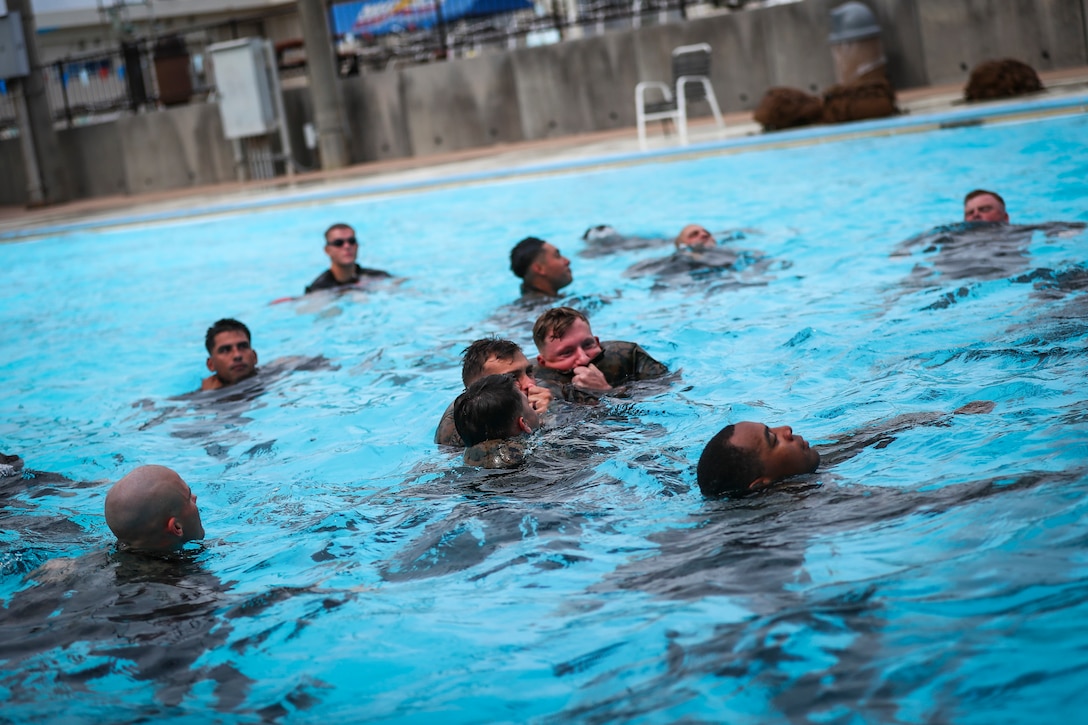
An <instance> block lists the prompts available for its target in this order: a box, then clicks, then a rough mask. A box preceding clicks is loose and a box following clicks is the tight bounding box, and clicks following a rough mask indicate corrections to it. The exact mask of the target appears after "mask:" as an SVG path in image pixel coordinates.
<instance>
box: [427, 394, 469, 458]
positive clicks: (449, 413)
mask: <svg viewBox="0 0 1088 725" xmlns="http://www.w3.org/2000/svg"><path fill="white" fill-rule="evenodd" d="M434 442H435V443H437V444H438V445H440V446H455V447H457V448H464V447H465V442H464V441H463V440H461V435H460V434H459V433H458V432H457V426H456V425H454V424H453V403H450V405H449V407H448V408H446V412H445V413H443V414H442V420H440V421H439V422H438V429H437V430H436V431H435V432H434Z"/></svg>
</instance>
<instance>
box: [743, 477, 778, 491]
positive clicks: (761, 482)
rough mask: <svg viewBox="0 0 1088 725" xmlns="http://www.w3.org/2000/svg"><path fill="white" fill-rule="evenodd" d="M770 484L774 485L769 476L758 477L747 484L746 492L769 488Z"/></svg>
mask: <svg viewBox="0 0 1088 725" xmlns="http://www.w3.org/2000/svg"><path fill="white" fill-rule="evenodd" d="M772 483H774V481H773V480H772V479H771V478H770V477H769V476H760V477H759V478H757V479H756V480H754V481H752V482H751V483H749V484H748V490H749V491H758V490H760V489H762V488H767V486H770V485H771V484H772Z"/></svg>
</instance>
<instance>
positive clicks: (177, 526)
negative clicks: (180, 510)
mask: <svg viewBox="0 0 1088 725" xmlns="http://www.w3.org/2000/svg"><path fill="white" fill-rule="evenodd" d="M166 530H167V531H168V532H169V533H170V535H171V536H177V537H178V538H181V537H182V535H184V534H185V529H184V527H182V525H181V522H180V521H178V519H177V517H176V516H171V517H170V518H169V519H168V520H167V522H166Z"/></svg>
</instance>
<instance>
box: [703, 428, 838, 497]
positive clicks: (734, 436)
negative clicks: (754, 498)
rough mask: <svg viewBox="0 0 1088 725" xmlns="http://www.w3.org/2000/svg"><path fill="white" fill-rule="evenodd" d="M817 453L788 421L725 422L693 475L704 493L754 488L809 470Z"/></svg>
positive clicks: (711, 493)
mask: <svg viewBox="0 0 1088 725" xmlns="http://www.w3.org/2000/svg"><path fill="white" fill-rule="evenodd" d="M819 465H820V454H819V453H818V452H817V451H816V450H815V449H814V448H812V447H810V446H809V444H808V442H807V441H806V440H805V439H804V438H802V437H801V436H799V435H794V434H793V428H790V427H789V426H788V425H784V426H780V427H778V428H770V427H768V426H766V425H764V424H762V423H751V422H747V421H746V422H743V423H737V424H735V425H727V426H726V427H724V428H722V429H721V430H720V431H718V433H717V435H715V436H714V437H713V438H711V439H710V442H709V443H707V444H706V447H705V448H704V449H703V453H702V455H701V456H699V465H698V467H697V473H696V477H697V479H698V482H699V490H701V491H702V492H703V495H704V496H721V495H724V494H738V493H744V492H748V491H758V490H759V489H762V488H766V487H768V486H770V485H772V484H774V483H777V482H778V481H782V480H784V479H786V478H789V477H790V476H797V475H800V474H802V473H812V472H813V471H815V470H816V468H817V467H818V466H819Z"/></svg>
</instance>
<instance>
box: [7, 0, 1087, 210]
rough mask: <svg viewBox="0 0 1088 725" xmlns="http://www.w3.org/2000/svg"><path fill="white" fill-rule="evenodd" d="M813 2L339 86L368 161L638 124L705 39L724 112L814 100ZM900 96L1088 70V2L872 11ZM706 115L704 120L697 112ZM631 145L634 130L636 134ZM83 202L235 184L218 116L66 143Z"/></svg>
mask: <svg viewBox="0 0 1088 725" xmlns="http://www.w3.org/2000/svg"><path fill="white" fill-rule="evenodd" d="M842 1H843V0H804V2H798V3H793V4H788V5H778V6H774V7H769V8H763V9H758V10H749V11H743V12H738V13H729V14H722V15H716V16H710V17H705V18H699V19H694V20H690V21H688V22H681V23H672V24H666V25H655V26H651V27H645V28H642V29H639V30H627V31H619V32H611V33H608V34H605V35H601V36H595V37H589V38H582V39H579V40H572V41H568V42H565V43H562V44H559V45H552V46H545V47H539V48H523V49H518V50H513V51H509V52H503V53H495V54H493V55H486V56H483V57H479V58H473V59H469V60H458V61H454V62H450V63H433V64H429V65H420V66H414V67H408V68H399V69H389V70H386V71H383V72H380V73H368V74H364V75H361V76H358V77H353V78H348V79H344V80H342V81H340V88H341V97H342V99H343V105H344V115H345V118H346V121H347V125H348V128H349V132H350V140H349V148H350V154H351V159H352V161H353V162H354V163H361V162H364V161H371V160H380V159H392V158H403V157H413V156H416V157H426V156H428V155H433V154H436V153H441V152H446V151H454V150H458V149H465V148H473V147H480V146H488V145H491V144H496V143H504V142H516V141H523V140H533V139H543V138H549V137H554V136H563V135H568V134H576V133H586V132H593V131H601V130H607V129H613V128H625V127H631V126H633V125H634V123H635V110H634V88H635V84H636V83H638V82H639V81H640V80H651V79H658V80H666V79H668V78H669V75H670V69H669V61H670V52H671V50H672V49H673V48H675V47H676V46H679V45H686V44H690V43H701V42H706V43H709V44H710V45H711V47H712V48H713V62H712V68H711V79H712V83H713V85H714V90H715V93H716V94H717V96H718V100H719V102H720V103H721V105H722V107H723V110H725V111H740V110H750V109H752V108H754V107H755V106H756V105H757V104H758V103H759V100H760V98H762V96H763V94H764V93H765V92H766V90H767V89H768V88H770V87H772V86H791V87H794V88H802V89H805V90H807V91H810V92H817V91H820V90H823V89H825V88H827V87H828V86H830V85H831V84H832V83H834V80H835V78H834V66H833V63H832V58H831V50H830V46H829V43H828V40H827V36H828V34H829V32H830V11H831V9H832V8H834V7H836V6H837V5H839V4H840V3H841V2H842ZM867 2H868V4H869V6H870V7H871V8H872V10H873V12H874V13H875V14H876V16H877V19H878V21H879V23H880V25H881V27H882V29H883V32H882V35H881V39H882V42H883V45H884V50H885V53H886V55H887V57H888V63H889V65H888V71H889V76H890V78H891V80H892V83H893V84H894V85H896V86H897V87H899V88H910V87H917V86H922V85H928V84H942V83H965V82H966V80H967V76H968V74H969V72H970V69H971V68H973V67H974V66H975V65H977V64H978V63H980V62H981V61H983V60H988V59H991V58H999V57H1014V58H1018V59H1019V60H1022V61H1024V62H1026V63H1028V64H1029V65H1031V66H1033V67H1034V68H1036V69H1038V70H1049V69H1054V68H1063V67H1072V66H1082V65H1088V41H1086V35H1088V0H867ZM285 105H286V107H287V114H288V121H289V127H290V132H291V136H292V144H293V146H294V149H295V156H296V158H297V159H298V160H299V161H300V162H301V163H302V164H303V165H305V166H314V165H316V159H314V158H313V156H312V154H311V153H310V152H309V151H307V150H306V149H305V146H304V143H303V136H302V130H301V129H302V126H303V124H304V123H306V122H307V121H310V120H312V118H313V111H312V104H311V102H310V98H309V93H308V91H307V90H306V89H304V88H303V89H293V90H290V91H288V92H287V93H286V94H285ZM693 110H694V111H695V114H694V115H698V114H699V113H700V112H702V113H706V111H705V110H704V108H703V107H702V106H701V104H700V105H696V106H695V108H694V109H693ZM632 133H633V132H632ZM60 137H61V143H62V146H63V148H64V150H65V155H66V158H67V160H68V162H69V171H70V173H71V174H72V177H73V184H74V187H75V188H76V193H77V195H78V196H80V197H91V196H101V195H107V194H118V193H122V194H138V193H143V192H148V191H159V190H166V189H176V188H182V187H187V186H195V185H200V184H207V183H216V182H223V181H230V180H233V179H234V178H235V170H234V167H233V160H232V152H231V147H230V144H229V143H227V142H226V141H225V140H224V139H223V138H222V131H221V128H220V124H219V116H218V113H217V111H216V108H215V106H214V105H210V104H195V105H191V106H185V107H179V108H173V109H169V110H164V111H159V112H156V113H150V114H141V115H137V116H129V117H125V118H122V119H120V120H118V121H115V122H113V123H110V124H101V125H96V126H88V127H83V128H76V129H68V130H66V131H61V132H60ZM0 167H2V168H3V169H4V171H5V173H3V174H0V204H21V203H25V198H26V196H25V189H24V188H23V187H24V186H25V184H23V183H22V182H21V179H22V178H23V173H22V160H21V157H20V153H19V146H18V141H17V140H8V141H3V142H0Z"/></svg>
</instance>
